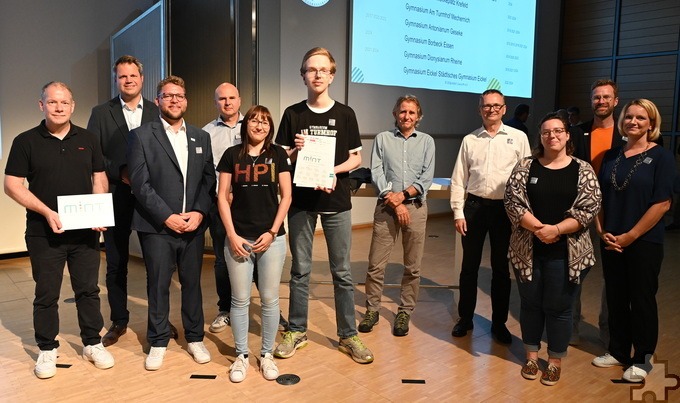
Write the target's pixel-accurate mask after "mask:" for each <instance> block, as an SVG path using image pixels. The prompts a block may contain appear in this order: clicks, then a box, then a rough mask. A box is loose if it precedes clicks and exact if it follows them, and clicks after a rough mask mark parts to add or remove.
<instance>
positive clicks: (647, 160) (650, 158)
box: [642, 157, 653, 165]
mask: <svg viewBox="0 0 680 403" xmlns="http://www.w3.org/2000/svg"><path fill="white" fill-rule="evenodd" d="M652 161H653V160H652V157H647V158H645V159H644V160H642V162H643V163H645V164H647V165H649V164H651V163H652Z"/></svg>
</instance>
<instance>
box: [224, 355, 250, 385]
mask: <svg viewBox="0 0 680 403" xmlns="http://www.w3.org/2000/svg"><path fill="white" fill-rule="evenodd" d="M249 366H250V364H249V363H248V359H247V358H246V357H244V356H243V354H239V356H238V357H236V361H234V363H233V364H231V366H230V367H229V379H230V380H231V381H232V382H235V383H238V382H243V380H244V379H246V372H247V371H248V367H249Z"/></svg>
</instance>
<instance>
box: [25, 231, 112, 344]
mask: <svg viewBox="0 0 680 403" xmlns="http://www.w3.org/2000/svg"><path fill="white" fill-rule="evenodd" d="M26 247H27V249H28V256H29V258H30V261H31V270H32V273H33V280H34V281H35V299H34V300H33V328H34V329H35V341H36V342H37V344H38V347H39V348H40V349H41V350H52V349H53V348H57V347H59V342H58V341H57V340H56V337H57V334H59V305H58V304H59V295H60V291H61V282H62V279H63V277H64V265H65V264H67V267H68V271H69V274H70V276H71V286H72V288H73V292H74V294H75V299H76V310H77V311H78V325H79V327H80V338H81V340H82V342H83V345H84V346H90V345H93V344H98V343H99V342H100V341H101V337H100V336H99V332H100V331H101V330H102V327H103V326H104V320H103V319H102V314H101V310H100V302H99V286H98V285H97V281H98V279H99V262H100V259H99V233H98V232H95V231H91V230H77V231H72V232H71V231H69V232H67V233H65V234H60V235H57V234H54V235H48V236H26Z"/></svg>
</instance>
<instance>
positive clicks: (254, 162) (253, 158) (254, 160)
mask: <svg viewBox="0 0 680 403" xmlns="http://www.w3.org/2000/svg"><path fill="white" fill-rule="evenodd" d="M261 155H262V154H258V155H257V157H253V156H252V155H250V154H248V156H249V157H250V159H251V160H252V161H253V166H255V164H256V163H257V160H259V159H260V156H261Z"/></svg>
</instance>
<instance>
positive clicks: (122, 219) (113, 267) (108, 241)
mask: <svg viewBox="0 0 680 403" xmlns="http://www.w3.org/2000/svg"><path fill="white" fill-rule="evenodd" d="M134 207H135V197H134V196H133V195H132V193H131V192H130V186H128V185H126V184H124V183H118V184H116V188H115V189H114V190H113V215H114V217H115V220H116V225H115V227H111V228H108V229H107V230H106V231H105V232H104V244H105V245H106V288H107V290H108V300H109V307H110V308H111V322H113V324H116V325H123V326H127V324H128V322H129V320H130V312H129V311H128V309H127V296H128V294H127V276H128V259H129V256H130V234H131V233H132V231H131V230H130V223H131V222H132V213H133V212H134Z"/></svg>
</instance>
